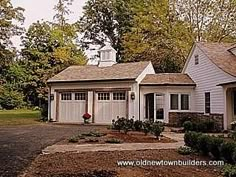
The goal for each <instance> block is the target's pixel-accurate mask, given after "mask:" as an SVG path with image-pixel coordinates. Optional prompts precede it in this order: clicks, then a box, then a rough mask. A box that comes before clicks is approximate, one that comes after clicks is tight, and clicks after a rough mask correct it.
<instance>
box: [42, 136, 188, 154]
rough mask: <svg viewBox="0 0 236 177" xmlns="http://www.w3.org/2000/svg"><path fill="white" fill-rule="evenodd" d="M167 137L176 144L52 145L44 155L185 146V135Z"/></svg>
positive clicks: (44, 151) (45, 150)
mask: <svg viewBox="0 0 236 177" xmlns="http://www.w3.org/2000/svg"><path fill="white" fill-rule="evenodd" d="M163 135H164V136H165V137H168V138H171V139H174V140H176V141H177V142H175V143H123V144H81V145H78V144H77V145H76V144H67V145H57V144H55V145H52V146H49V147H47V148H45V149H44V150H43V154H53V153H64V152H74V153H81V152H95V151H124V150H134V151H135V150H147V149H149V150H150V149H177V148H179V147H180V146H183V145H184V138H183V137H184V135H183V134H177V133H172V132H164V133H163Z"/></svg>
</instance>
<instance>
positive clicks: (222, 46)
mask: <svg viewBox="0 0 236 177" xmlns="http://www.w3.org/2000/svg"><path fill="white" fill-rule="evenodd" d="M196 45H197V46H198V47H199V48H200V49H201V50H202V51H203V53H205V55H206V56H207V57H208V58H209V59H210V60H211V61H212V62H213V63H214V64H215V65H216V66H217V67H218V68H220V69H221V70H223V71H224V72H226V73H228V74H230V75H231V76H234V77H236V56H235V55H234V54H233V53H231V52H230V49H232V48H233V47H235V44H233V43H205V42H198V43H196Z"/></svg>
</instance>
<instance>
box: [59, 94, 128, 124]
mask: <svg viewBox="0 0 236 177" xmlns="http://www.w3.org/2000/svg"><path fill="white" fill-rule="evenodd" d="M90 96H92V97H93V98H92V99H91V98H89V97H90ZM58 99H59V100H58V108H57V111H58V115H57V117H58V122H61V123H83V118H82V116H83V114H84V113H86V112H88V113H89V114H91V115H92V119H91V121H92V122H93V123H97V124H111V121H112V119H116V118H117V117H127V115H128V112H127V107H128V92H127V91H92V94H88V91H87V92H72V91H71V92H68V91H67V92H61V93H59V97H58ZM88 100H93V101H92V102H88ZM89 107H91V108H92V109H89ZM89 110H91V112H90V111H89Z"/></svg>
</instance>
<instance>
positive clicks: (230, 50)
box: [228, 44, 236, 56]
mask: <svg viewBox="0 0 236 177" xmlns="http://www.w3.org/2000/svg"><path fill="white" fill-rule="evenodd" d="M228 51H229V52H231V53H232V54H234V55H235V56H236V44H235V45H234V46H233V47H232V48H230V49H229V50H228Z"/></svg>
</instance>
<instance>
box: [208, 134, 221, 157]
mask: <svg viewBox="0 0 236 177" xmlns="http://www.w3.org/2000/svg"><path fill="white" fill-rule="evenodd" d="M222 143H223V139H222V138H219V137H214V136H212V137H211V138H210V139H209V142H208V149H209V152H210V153H211V155H212V156H213V157H214V158H215V159H217V160H218V159H220V146H221V144H222Z"/></svg>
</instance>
